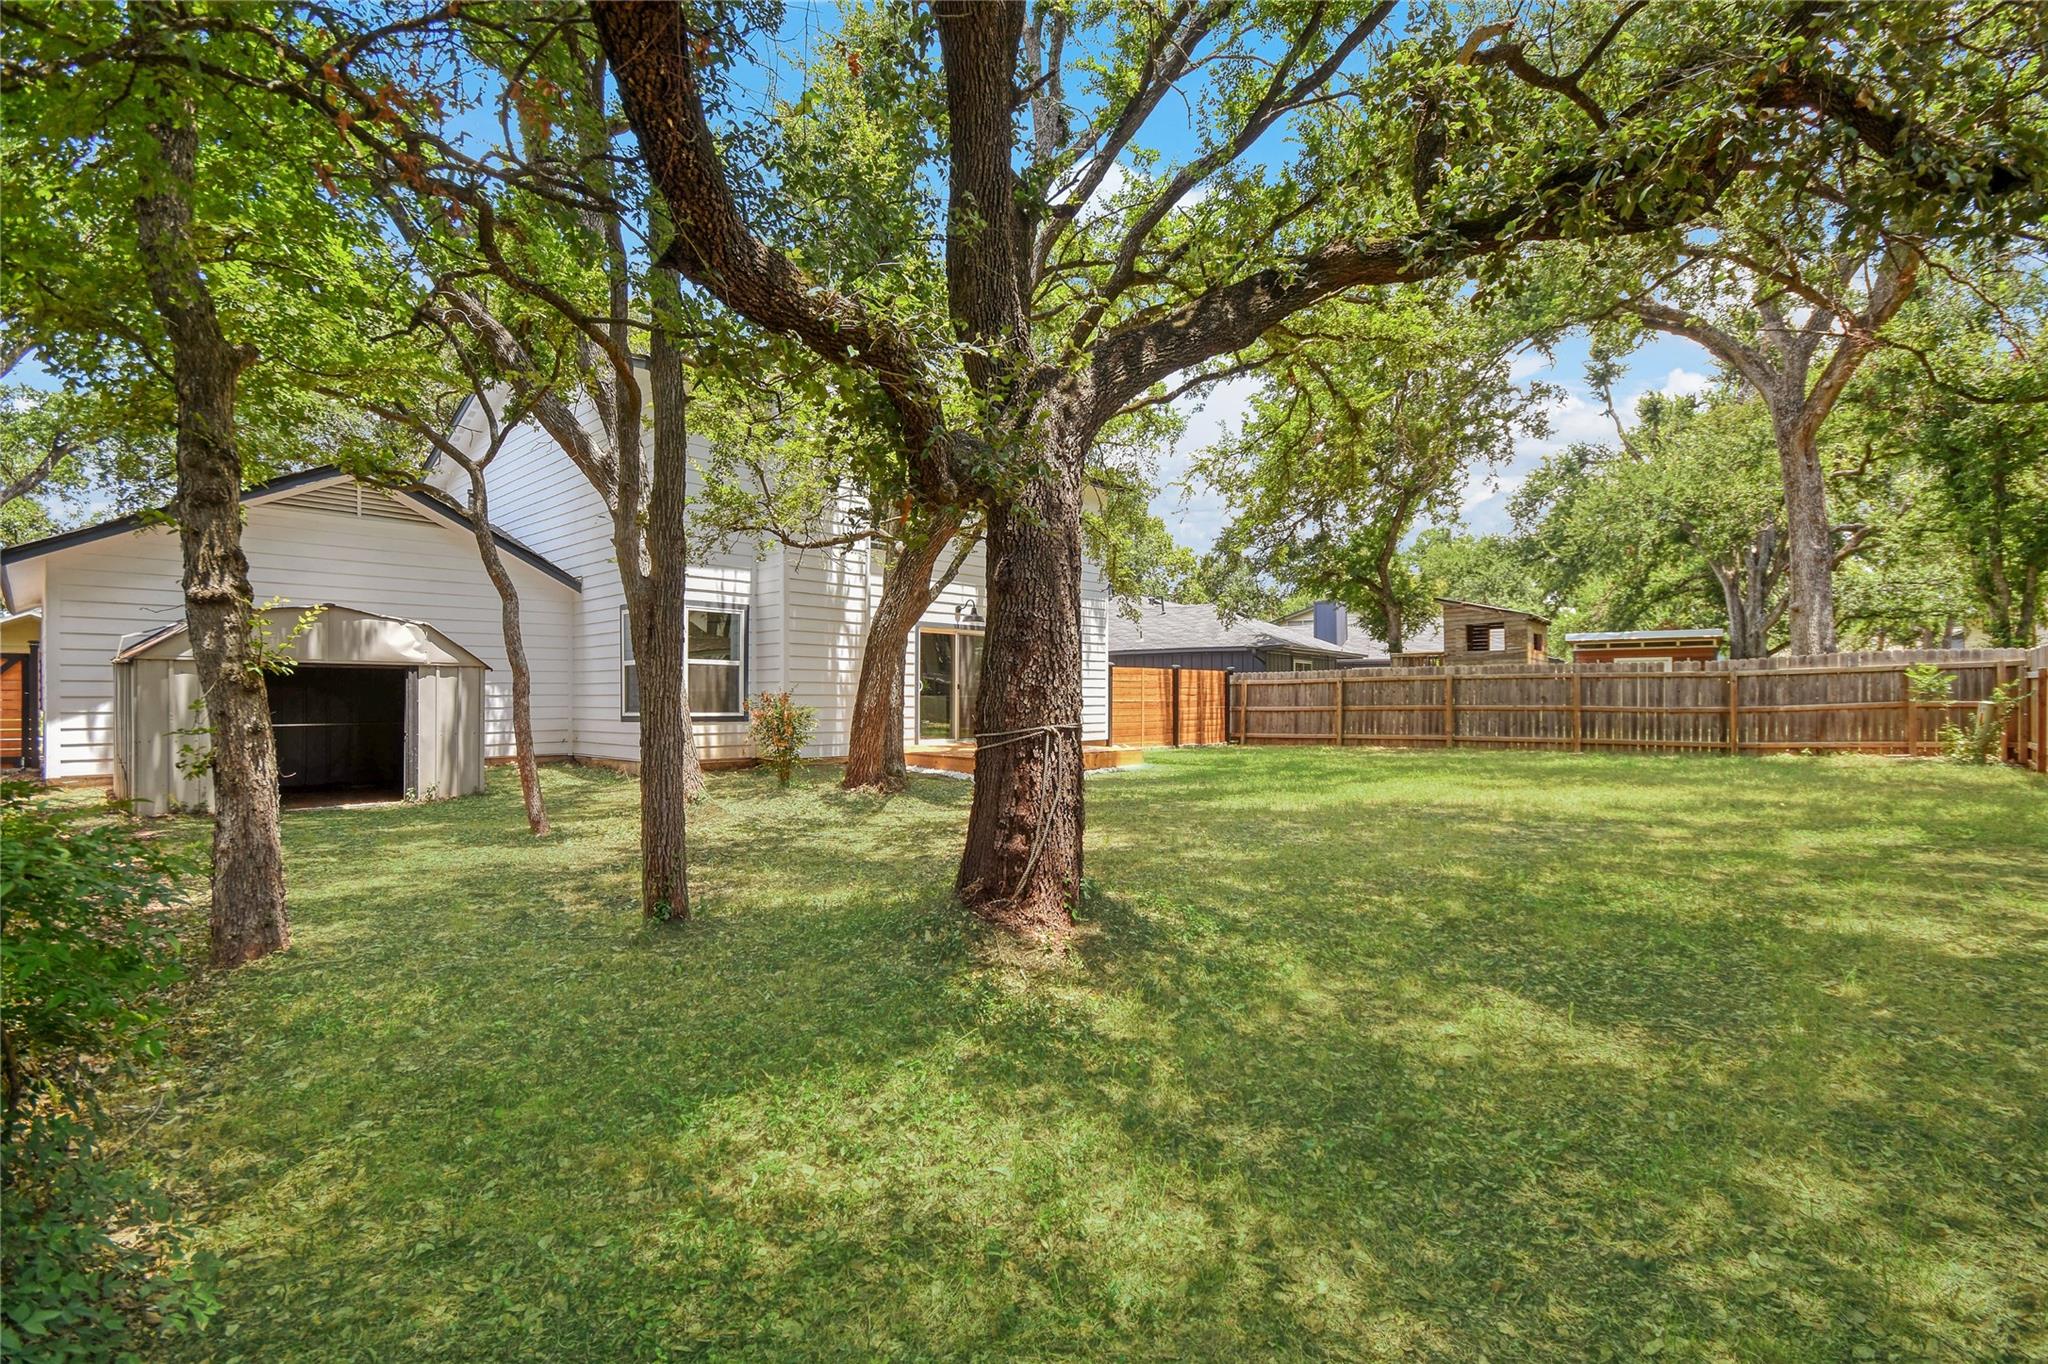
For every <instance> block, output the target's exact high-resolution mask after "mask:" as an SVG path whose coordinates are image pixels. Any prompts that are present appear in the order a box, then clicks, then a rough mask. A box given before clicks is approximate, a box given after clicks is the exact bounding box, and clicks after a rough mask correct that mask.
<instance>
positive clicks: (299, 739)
mask: <svg viewBox="0 0 2048 1364" xmlns="http://www.w3.org/2000/svg"><path fill="white" fill-rule="evenodd" d="M456 439H457V440H459V441H463V442H468V443H472V444H473V445H476V446H480V445H481V443H482V440H483V436H482V431H481V418H480V416H479V417H475V418H472V419H471V420H470V421H469V422H468V423H467V424H466V425H463V426H460V427H459V428H458V430H457V432H456ZM705 448H706V447H703V446H702V445H701V444H700V445H699V446H698V452H699V453H700V454H701V453H702V452H703V451H704V449H705ZM489 482H490V507H491V517H492V520H493V522H494V523H495V524H494V527H493V531H494V534H495V536H496V539H497V541H498V544H499V547H500V549H501V551H502V552H503V555H504V558H505V560H506V565H507V568H508V570H509V571H510V572H511V574H512V576H513V580H514V582H515V583H516V584H517V586H518V589H519V594H520V608H521V620H522V624H523V626H524V634H525V642H526V652H527V660H528V663H529V665H530V666H531V669H532V674H533V726H534V742H535V747H536V749H537V751H538V752H539V753H540V754H541V755H542V756H543V757H574V758H581V759H595V760H602V761H610V762H617V763H624V764H632V763H634V762H636V761H637V759H638V757H639V717H638V708H639V695H638V685H637V684H638V678H637V675H636V673H635V667H634V663H633V659H632V654H631V649H630V645H629V639H628V632H627V630H626V628H625V619H624V592H623V590H622V588H621V585H620V582H619V576H618V572H617V566H616V563H615V561H614V559H613V556H612V548H611V538H610V516H609V514H608V512H607V511H606V509H605V506H604V504H603V502H602V500H601V499H600V498H599V497H598V495H597V493H596V492H595V491H594V490H593V489H592V488H591V487H590V485H589V484H588V483H587V482H586V481H585V480H584V479H583V477H582V475H581V474H580V473H578V472H577V471H576V469H575V468H574V467H573V466H572V465H571V464H570V463H569V461H568V459H567V458H566V457H564V456H563V455H562V454H561V452H560V450H559V449H558V448H557V447H556V446H555V445H554V443H553V442H552V441H551V440H550V439H549V438H547V437H546V436H545V435H544V434H543V433H541V432H540V431H539V429H538V428H537V427H533V426H531V425H528V426H524V427H522V428H521V429H520V430H519V431H518V432H516V433H515V434H514V435H513V436H512V437H511V439H510V440H508V442H507V443H506V446H505V448H504V449H503V450H502V451H501V453H500V454H499V455H498V457H497V458H496V459H495V460H494V461H493V462H492V464H491V466H490V471H489ZM428 483H429V487H428V489H427V490H425V491H403V492H386V491H379V490H376V489H372V488H367V487H363V486H360V485H358V484H356V483H355V482H354V481H352V480H351V479H349V478H348V477H347V476H346V475H344V474H342V473H339V472H337V471H335V470H332V469H315V470H309V471H306V472H303V473H297V474H291V475H287V476H286V477H284V478H280V479H275V480H273V481H271V482H269V483H266V484H263V485H261V486H259V487H255V488H251V489H249V490H248V491H247V492H245V493H244V494H243V507H244V517H245V521H244V531H243V548H244V552H245V553H246V554H247V556H248V559H249V567H250V580H251V583H252V586H253V588H254V590H255V595H256V599H257V601H258V603H259V604H262V603H265V602H268V601H270V600H271V599H277V600H278V601H279V603H280V608H279V610H277V611H275V612H272V613H271V615H272V617H273V625H272V629H273V632H274V633H275V634H277V635H279V636H281V635H282V634H283V633H284V632H285V631H286V630H288V628H289V626H290V623H291V620H292V618H294V617H296V615H297V614H298V612H299V611H300V610H302V609H304V608H306V607H309V606H314V605H322V604H329V605H332V606H333V607H336V608H340V609H339V610H336V611H334V612H332V613H330V617H329V618H326V623H325V624H323V625H322V626H321V627H318V628H317V632H316V634H314V635H309V636H308V637H307V639H306V640H305V641H302V643H303V644H305V645H306V646H307V647H308V648H313V649H317V651H318V661H317V662H313V661H309V662H307V663H306V664H305V665H303V666H301V667H300V668H299V669H298V670H297V671H296V672H295V673H294V674H293V676H292V677H290V678H286V679H283V680H281V681H280V682H279V683H278V684H277V686H276V691H277V692H278V696H277V697H276V698H275V699H274V700H273V715H274V716H275V717H276V718H277V720H278V722H279V724H280V725H286V726H292V727H294V734H293V737H289V738H286V739H281V741H280V742H281V752H290V753H291V754H293V761H294V768H293V769H292V770H291V771H290V772H288V773H287V775H286V778H285V784H286V785H287V787H288V788H289V787H291V786H292V785H293V784H294V783H297V784H300V785H324V786H328V787H331V788H336V789H362V790H364V791H365V792H366V793H367V792H369V791H371V790H375V791H378V792H380V793H382V794H389V795H396V794H399V793H401V792H403V791H407V790H411V791H415V792H416V793H418V794H421V795H427V794H434V795H460V794H465V793H467V792H469V791H473V790H476V789H480V787H481V783H482V767H483V762H484V761H491V760H500V759H505V758H509V757H510V756H511V755H512V723H511V706H510V696H511V676H510V673H509V671H508V669H507V665H506V662H505V653H504V643H503V636H502V629H501V621H500V612H499V600H498V596H497V593H496V592H495V591H494V590H493V588H492V587H491V584H490V581H489V579H488V578H487V577H486V576H485V574H484V572H483V567H482V565H481V563H480V562H479V558H478V553H477V547H476V542H475V538H474V532H473V531H472V529H471V527H470V524H469V520H468V518H467V516H466V515H465V514H464V513H463V511H462V510H461V503H462V502H463V501H464V500H466V497H467V478H466V475H464V474H463V473H462V472H461V470H460V469H458V468H455V467H453V466H452V465H451V464H449V463H447V462H441V463H440V464H439V465H438V467H430V471H429V476H428ZM881 570H882V564H881V556H880V555H879V554H877V553H875V552H874V551H873V550H872V549H871V548H870V547H869V546H867V545H865V544H856V545H853V546H850V547H845V548H840V549H833V550H811V551H802V552H799V551H795V550H788V549H784V548H782V547H780V546H777V545H770V546H768V547H765V548H758V547H756V546H754V545H752V544H746V545H741V546H736V547H734V548H733V549H731V550H729V551H727V552H722V553H717V554H712V555H707V556H706V557H705V560H704V562H702V563H701V564H693V565H691V567H690V570H689V574H688V586H687V588H686V591H687V599H688V605H689V608H690V617H689V629H690V638H689V654H690V661H689V670H690V675H689V679H688V683H689V695H690V698H691V707H692V721H693V731H694V734H695V737H696V742H697V746H698V751H699V753H700V754H701V755H702V756H703V758H704V759H705V761H706V762H707V763H709V764H712V765H718V764H721V763H735V762H745V761H750V760H751V758H752V756H753V755H752V748H751V746H750V744H749V742H748V738H747V722H746V716H745V710H744V702H745V698H746V697H747V696H748V695H750V694H753V693H757V692H762V691H783V690H787V691H789V692H791V693H793V695H794V697H795V699H796V701H797V703H798V704H800V705H806V706H813V707H815V708H816V709H817V712H818V728H817V734H816V738H815V739H814V740H813V742H812V744H811V745H810V747H809V748H808V749H807V750H806V752H807V753H808V754H809V755H811V756H813V757H832V756H841V755H844V753H845V752H846V745H847V729H848V724H849V721H850V718H851V715H852V711H853V690H854V681H855V676H856V673H857V672H858V669H859V666H860V655H861V647H862V643H863V639H864V637H865V634H866V630H867V625H868V622H869V620H870V619H871V618H872V614H873V608H874V604H875V602H876V601H877V599H878V598H879V596H880V592H881ZM180 572H181V570H180V556H179V548H178V540H177V536H176V534H175V532H173V531H172V530H170V529H167V528H165V527H163V526H162V525H160V524H159V525H151V524H145V523H144V521H143V519H142V518H136V517H124V518H121V519H119V520H116V521H111V522H108V523H105V524H103V525H99V526H92V527H88V528H85V529H82V530H77V531H71V532H68V533H66V534H63V535H56V536H52V537H49V538H48V539H44V540H39V541H35V542H33V543H30V544H24V545H19V546H15V547H12V548H9V549H7V550H5V551H0V587H4V590H5V600H6V606H7V609H8V610H9V611H10V612H22V611H26V610H29V609H32V608H40V610H41V612H42V620H41V634H42V641H41V651H40V652H41V659H42V687H41V688H40V695H41V700H42V705H41V709H42V714H43V735H44V743H43V745H42V749H43V752H42V755H41V757H42V765H41V771H42V774H43V776H44V777H45V778H46V779H47V780H50V781H52V782H65V783H87V782H98V781H106V782H109V783H111V784H112V785H113V786H114V788H115V790H116V791H117V792H118V793H121V794H123V795H129V796H133V797H134V798H136V799H137V800H138V803H139V805H140V806H141V808H144V809H146V810H150V811H152V812H156V813H161V812H163V811H164V810H166V809H169V808H171V807H172V806H173V805H175V804H197V803H200V802H201V801H203V800H204V799H205V795H206V791H205V786H204V784H203V783H199V784H196V785H195V784H193V783H191V782H190V781H189V780H185V779H182V778H181V777H180V776H179V775H178V774H177V773H176V770H175V769H176V763H175V757H176V754H177V752H178V749H179V747H180V745H181V743H188V742H190V740H189V738H186V737H184V736H180V735H179V734H178V733H177V732H176V731H177V730H179V729H181V728H186V729H189V728H191V727H192V726H193V725H196V724H198V723H200V722H199V721H197V720H185V721H184V722H183V723H178V722H177V721H178V717H179V716H180V715H182V714H186V713H187V712H186V711H185V706H186V704H187V703H188V702H189V700H190V699H191V697H192V696H193V695H194V694H196V692H195V689H194V687H193V685H192V678H191V667H192V665H191V662H190V657H189V650H188V649H187V648H186V646H185V643H184V639H183V633H182V624H183V618H184V611H183V597H182V593H181V588H180ZM1080 605H1081V655H1082V683H1083V695H1082V700H1083V711H1082V715H1083V724H1082V738H1083V739H1084V740H1088V741H1102V740H1106V739H1107V738H1108V732H1109V687H1108V682H1109V678H1108V662H1109V660H1108V650H1107V641H1106V637H1105V632H1106V625H1107V620H1108V615H1109V609H1110V607H1109V600H1108V592H1107V589H1106V587H1105V586H1104V584H1103V580H1102V577H1101V575H1100V573H1099V572H1098V571H1097V570H1096V569H1095V567H1094V565H1092V564H1086V563H1084V565H1083V577H1082V593H1081V604H1080ZM986 610H987V602H986V598H985V596H984V593H983V569H982V556H981V553H980V551H979V550H977V551H976V552H975V553H974V554H973V555H971V556H970V557H969V559H968V561H967V563H966V564H965V566H964V567H963V568H962V569H961V571H960V574H959V576H958V577H957V578H956V579H955V581H954V582H953V584H952V585H951V586H949V587H948V588H947V589H946V590H945V591H944V592H943V593H941V594H940V596H939V599H938V600H937V601H936V602H935V603H934V604H933V606H932V608H931V609H930V610H929V611H927V612H926V613H925V615H924V618H923V620H922V621H921V623H920V625H919V628H918V629H917V630H916V631H914V632H913V633H912V635H911V638H910V641H909V644H908V648H907V649H906V651H905V658H904V668H905V672H906V679H907V682H908V685H907V686H906V687H905V692H906V697H905V707H904V729H905V735H906V737H907V738H908V739H910V740H912V741H916V740H918V739H927V740H930V739H939V738H961V737H967V734H968V731H970V730H971V724H970V723H969V721H968V715H969V714H970V709H969V700H970V698H971V695H972V688H973V685H974V668H975V665H976V663H977V661H978V659H979V656H980V648H979V645H980V629H981V625H982V623H983V619H984V617H985V614H986ZM308 657H309V658H310V657H311V656H310V655H309V656H308ZM159 674H161V675H159ZM394 678H396V679H398V680H396V681H394V680H393V679H394ZM301 730H302V731H303V734H301V733H300V731H301ZM280 733H281V734H283V733H284V731H283V730H281V731H280ZM472 755H475V758H474V760H473V758H472ZM394 774H395V775H394ZM443 783H445V784H443Z"/></svg>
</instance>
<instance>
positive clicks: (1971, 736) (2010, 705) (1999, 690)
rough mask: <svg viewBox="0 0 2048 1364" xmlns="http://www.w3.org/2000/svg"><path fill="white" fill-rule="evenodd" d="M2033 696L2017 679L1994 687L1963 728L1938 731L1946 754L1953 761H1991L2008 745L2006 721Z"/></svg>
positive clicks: (1950, 725)
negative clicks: (2006, 741)
mask: <svg viewBox="0 0 2048 1364" xmlns="http://www.w3.org/2000/svg"><path fill="white" fill-rule="evenodd" d="M2030 695H2032V693H2031V692H2028V691H2025V690H2024V689H2023V688H2022V685H2021V683H2020V682H2019V681H2018V679H2014V680H2013V681H2011V682H2006V683H2003V684H2001V685H1999V686H1997V687H1994V688H1993V689H1992V692H1991V695H1989V696H1987V697H1985V698H1984V699H1983V700H1982V701H1979V702H1978V703H1977V709H1976V710H1975V711H1973V712H1972V713H1971V715H1970V717H1969V719H1968V720H1966V721H1965V722H1964V723H1962V724H1960V725H1958V724H1954V723H1950V724H1944V725H1943V726H1942V727H1941V729H1940V730H1939V731H1938V732H1937V734H1936V736H1935V737H1936V738H1937V740H1938V741H1939V742H1940V744H1941V751H1942V753H1943V755H1944V756H1946V757H1947V758H1948V759H1949V761H1951V762H1959V763H1988V762H1990V761H1991V759H1992V757H1993V756H1994V755H1996V754H1997V753H1998V752H1999V749H2000V748H2001V747H2002V746H2003V744H2004V743H2005V723H2006V721H2007V720H2009V719H2011V718H2012V713H2013V712H2014V711H2016V710H2018V709H2019V707H2020V703H2021V702H2023V701H2025V700H2026V699H2027V697H2028V696H2030Z"/></svg>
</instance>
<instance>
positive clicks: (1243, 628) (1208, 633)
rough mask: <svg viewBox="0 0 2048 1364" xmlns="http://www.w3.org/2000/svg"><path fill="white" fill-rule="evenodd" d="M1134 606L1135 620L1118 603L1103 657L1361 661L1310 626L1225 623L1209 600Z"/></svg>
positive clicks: (1283, 664)
mask: <svg viewBox="0 0 2048 1364" xmlns="http://www.w3.org/2000/svg"><path fill="white" fill-rule="evenodd" d="M1137 611H1138V617H1137V619H1136V620H1133V619H1131V618H1130V617H1129V616H1127V615H1125V614H1124V613H1123V611H1122V610H1121V609H1119V610H1118V611H1117V612H1115V613H1114V614H1113V615H1111V617H1110V620H1109V661H1110V662H1111V663H1113V664H1116V665H1117V666H1119V667H1127V668H1226V669H1229V670H1230V671H1232V672H1241V673H1243V672H1306V671H1310V670H1313V669H1320V668H1356V667H1360V666H1362V665H1363V664H1364V663H1365V657H1364V656H1363V655H1362V654H1360V653H1358V652H1357V651H1356V650H1354V649H1349V648H1346V647H1344V646H1343V645H1342V644H1334V643H1331V642H1330V641H1328V640H1323V639H1317V638H1316V636H1315V633H1314V632H1313V631H1312V630H1304V629H1299V628H1296V627H1293V626H1287V625H1277V624H1274V623H1273V622H1271V621H1263V620H1251V619H1241V620H1237V621H1234V622H1232V623H1231V624H1229V625H1225V624H1224V623H1223V621H1222V619H1221V618H1220V617H1218V616H1217V614H1216V608H1215V607H1213V606H1206V605H1191V604H1183V603H1180V602H1168V601H1160V600H1158V599H1157V598H1149V597H1148V598H1146V599H1144V600H1142V601H1140V602H1139V603H1137Z"/></svg>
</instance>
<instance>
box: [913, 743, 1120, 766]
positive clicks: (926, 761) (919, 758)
mask: <svg viewBox="0 0 2048 1364" xmlns="http://www.w3.org/2000/svg"><path fill="white" fill-rule="evenodd" d="M1143 761H1145V752H1144V750H1143V749H1140V748H1137V747H1135V746H1134V745H1131V744H1105V743H1093V742H1091V743H1084V744H1082V745H1081V769H1082V770H1083V771H1084V772H1100V771H1103V770H1104V769H1106V768H1111V767H1136V766H1137V765H1138V764H1139V763H1141V762H1143ZM903 762H904V765H905V766H907V767H911V768H922V769H924V770H925V771H927V772H967V773H972V772H973V771H974V745H973V743H972V742H969V741H966V740H962V741H959V742H957V743H942V744H911V745H909V746H908V747H906V748H905V749H904V750H903Z"/></svg>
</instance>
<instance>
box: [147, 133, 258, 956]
mask: <svg viewBox="0 0 2048 1364" xmlns="http://www.w3.org/2000/svg"><path fill="white" fill-rule="evenodd" d="M150 131H151V135H152V136H153V137H154V139H155V141H156V144H157V150H158V152H159V154H160V157H161V164H160V165H159V166H158V167H154V168H152V174H151V175H150V176H149V177H148V178H147V179H146V180H145V189H144V191H143V193H142V194H141V195H140V196H139V197H138V198H137V200H136V204H135V223H136V229H137V236H138V240H139V242H140V246H141V258H142V267H143V271H144V273H145V274H146V275H147V277H148V283H149V294H150V299H151V301H152V302H153V303H154V304H155V306H156V310H157V312H158V314H159V315H160V316H161V317H162V319H163V322H164V331H165V334H166V335H167V336H168V337H169V339H170V347H171V370H172V378H173V382H174V386H175V388H176V390H177V401H178V430H177V465H178V490H177V495H176V497H175V498H174V499H173V501H172V509H173V512H174V514H175V516H176V518H177V522H178V544H179V548H180V550H181V551H182V553H183V556H184V585H185V622H186V625H187V627H188V628H189V631H190V636H191V642H192V660H193V664H194V666H195V667H196V669H197V671H198V674H199V685H200V689H201V691H202V693H203V694H204V696H205V698H206V714H207V723H208V725H209V726H210V728H211V730H212V776H213V802H214V815H213V905H212V910H211V913H210V915H209V917H208V921H207V927H208V936H209V938H210V939H211V947H212V953H211V955H212V960H213V964H214V965H215V966H239V965H241V964H242V963H244V962H248V961H254V960H255V959H257V958H258V957H263V956H268V955H269V954H270V953H272V952H281V951H283V950H284V949H285V948H286V947H288V946H290V945H291V924H290V920H289V919H288V917H287V915H286V912H285V885H284V854H283V851H282V848H281V846H280V844H279V840H278V828H277V814H278V794H277V747H276V741H275V737H274V736H273V734H272V732H271V728H270V696H269V689H268V688H267V687H266V686H265V684H264V676H263V670H262V668H261V666H260V656H259V655H258V653H257V651H256V649H255V646H254V640H253V635H252V629H253V625H252V616H253V611H254V604H253V593H252V591H251V589H250V586H249V561H248V560H247V558H245V557H244V556H243V553H242V508H241V493H242V461H241V457H240V454H239V452H238V451H237V449H236V446H235V381H236V378H237V376H239V375H240V373H241V371H242V369H243V368H244V367H245V366H246V365H248V364H249V363H250V362H251V361H252V360H253V359H254V358H255V357H254V355H253V354H251V353H249V352H248V351H246V350H241V349H238V348H237V347H235V346H234V345H232V344H230V343H229V341H228V339H227V337H226V335H225V334H224V333H223V332H222V330H221V326H220V319H219V317H218V315H217V314H216V313H215V311H214V306H213V297H212V294H211V293H210V292H209V291H208V289H207V285H206V279H205V275H204V274H203V272H202V271H201V269H200V266H199V259H198V255H197V253H196V251H195V249H194V246H193V240H192V208H191V194H192V188H193V184H192V182H193V175H194V172H195V168H196V164H197V161H198V149H199V134H198V130H197V128H196V127H195V126H194V120H193V114H192V109H191V106H190V105H189V104H186V103H183V102H180V101H177V100H175V99H174V98H168V97H167V98H162V99H160V102H159V106H158V118H157V120H156V121H155V122H153V123H152V124H151V126H150Z"/></svg>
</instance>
